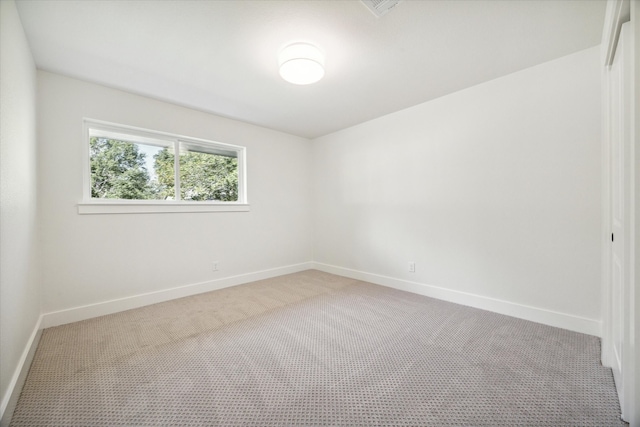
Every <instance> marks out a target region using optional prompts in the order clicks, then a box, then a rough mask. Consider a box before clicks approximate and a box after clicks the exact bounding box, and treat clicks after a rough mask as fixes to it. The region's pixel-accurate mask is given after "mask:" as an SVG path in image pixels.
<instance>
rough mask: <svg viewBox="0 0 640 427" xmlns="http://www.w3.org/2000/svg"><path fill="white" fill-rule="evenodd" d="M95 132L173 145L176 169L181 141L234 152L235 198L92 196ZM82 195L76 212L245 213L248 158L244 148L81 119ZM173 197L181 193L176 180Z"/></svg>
mask: <svg viewBox="0 0 640 427" xmlns="http://www.w3.org/2000/svg"><path fill="white" fill-rule="evenodd" d="M91 131H95V132H98V133H99V134H100V135H101V136H104V137H106V138H111V139H120V140H125V141H131V142H133V143H140V144H149V145H157V146H173V147H174V149H175V153H176V155H175V156H174V158H175V170H176V174H178V173H179V172H178V171H179V166H180V156H179V154H178V153H180V144H181V143H183V144H186V145H190V146H197V147H204V148H208V149H213V150H216V151H221V152H225V151H226V152H234V153H236V156H237V158H238V201H236V202H223V201H182V200H124V199H98V198H92V197H91V157H90V150H89V140H90V132H91ZM82 135H83V141H82V147H83V165H82V166H83V196H82V201H80V202H79V203H78V213H79V214H122V213H129V214H134V213H172V212H248V211H249V203H248V201H247V175H246V169H247V166H246V165H247V160H246V148H245V147H241V146H239V145H231V144H224V143H222V142H214V141H209V140H206V139H200V138H193V137H190V136H184V135H175V134H171V133H167V132H159V131H153V130H149V129H142V128H137V127H133V126H127V125H119V124H115V123H109V122H104V121H100V120H94V119H88V118H84V119H83V132H82ZM175 187H176V196H177V198H179V196H180V187H179V182H176V185H175Z"/></svg>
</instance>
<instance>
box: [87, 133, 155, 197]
mask: <svg viewBox="0 0 640 427" xmlns="http://www.w3.org/2000/svg"><path fill="white" fill-rule="evenodd" d="M90 156H91V197H96V198H101V199H153V198H155V197H153V191H152V188H151V185H150V182H149V173H148V172H147V168H146V167H145V164H144V160H145V155H144V154H143V153H140V152H139V151H138V147H137V145H136V144H133V143H131V142H125V141H118V140H114V139H107V138H98V137H92V138H91V139H90Z"/></svg>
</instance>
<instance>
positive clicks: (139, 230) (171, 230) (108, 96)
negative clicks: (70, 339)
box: [38, 71, 312, 313]
mask: <svg viewBox="0 0 640 427" xmlns="http://www.w3.org/2000/svg"><path fill="white" fill-rule="evenodd" d="M38 102H39V104H38V105H39V129H38V140H39V150H40V152H39V153H40V159H41V162H40V163H41V165H40V177H41V180H40V185H41V194H42V198H41V204H42V212H43V215H42V239H43V244H42V247H43V250H42V263H43V298H44V300H43V304H44V312H45V313H48V312H53V311H58V310H65V309H70V308H74V307H80V306H84V305H88V304H95V303H101V302H104V301H109V300H114V299H119V298H127V297H130V296H135V295H140V294H145V293H149V292H157V291H162V290H167V289H172V288H175V287H178V286H186V285H191V284H196V283H202V282H207V281H211V280H216V279H222V278H225V277H231V276H237V275H242V274H247V273H251V272H255V271H262V270H265V269H271V268H278V267H282V266H288V265H293V264H298V263H304V262H308V261H311V258H312V242H311V237H312V234H311V231H310V230H311V229H312V227H311V219H312V215H311V211H310V207H311V199H310V197H311V196H310V191H311V187H312V185H311V176H310V174H309V172H308V171H309V169H310V167H311V157H310V156H311V144H310V141H309V140H306V139H304V138H300V137H295V136H291V135H287V134H283V133H281V132H276V131H272V130H269V129H265V128H261V127H258V126H254V125H248V124H245V123H241V122H238V121H234V120H230V119H226V118H222V117H219V116H215V115H211V114H206V113H203V112H198V111H195V110H191V109H188V108H184V107H179V106H176V105H173V104H169V103H165V102H162V101H158V100H154V99H150V98H145V97H142V96H138V95H133V94H130V93H126V92H122V91H119V90H116V89H110V88H106V87H103V86H99V85H96V84H92V83H87V82H83V81H80V80H76V79H72V78H68V77H63V76H61V75H57V74H53V73H49V72H43V71H38ZM83 117H87V118H92V119H97V120H104V121H108V122H113V123H119V124H124V125H130V126H136V127H140V128H145V129H152V130H156V131H162V132H170V133H174V134H179V135H186V136H191V137H196V138H203V139H207V140H213V141H219V142H224V143H229V144H235V145H241V146H245V147H247V166H248V197H249V203H250V205H251V210H250V212H214V213H170V214H169V213H163V214H112V215H79V214H78V211H77V203H78V202H80V201H81V200H82V179H83V176H82V167H83V160H84V159H83V155H82V154H83V150H82V148H83V147H82V145H83V144H85V143H86V141H84V140H83V137H82V119H83ZM214 261H217V262H218V266H219V271H217V272H214V271H212V263H213V262H214Z"/></svg>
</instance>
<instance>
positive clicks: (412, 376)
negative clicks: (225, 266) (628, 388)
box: [11, 270, 626, 427]
mask: <svg viewBox="0 0 640 427" xmlns="http://www.w3.org/2000/svg"><path fill="white" fill-rule="evenodd" d="M599 354H600V341H599V339H598V338H596V337H593V336H589V335H584V334H579V333H575V332H570V331H566V330H563V329H558V328H552V327H549V326H544V325H541V324H537V323H532V322H527V321H524V320H519V319H516V318H512V317H508V316H503V315H499V314H495V313H491V312H487V311H483V310H478V309H473V308H469V307H464V306H461V305H457V304H452V303H447V302H443V301H439V300H436V299H432V298H427V297H423V296H419V295H415V294H411V293H406V292H402V291H398V290H395V289H390V288H386V287H382V286H377V285H373V284H370V283H365V282H361V281H357V280H353V279H347V278H344V277H340V276H335V275H331V274H327V273H323V272H319V271H315V270H309V271H305V272H301V273H296V274H291V275H287V276H282V277H278V278H274V279H268V280H262V281H259V282H254V283H250V284H246V285H240V286H236V287H233V288H227V289H223V290H219V291H214V292H209V293H206V294H201V295H196V296H192V297H187V298H181V299H178V300H174V301H169V302H165V303H161V304H155V305H152V306H148V307H143V308H139V309H135V310H129V311H126V312H122V313H117V314H113V315H109V316H103V317H99V318H95V319H90V320H86V321H82V322H77V323H73V324H69V325H64V326H59V327H54V328H49V329H46V330H44V331H43V334H42V338H41V340H40V344H39V346H38V349H37V351H36V355H35V357H34V360H33V363H32V365H31V368H30V371H29V374H28V377H27V380H26V382H25V385H24V388H23V390H22V393H21V395H20V399H19V401H18V404H17V407H16V410H15V412H14V415H13V419H12V422H11V425H12V426H318V425H323V426H325V425H326V426H598V427H602V426H618V425H626V424H625V423H623V422H622V421H621V420H620V407H619V404H618V400H617V396H616V392H615V387H614V383H613V377H612V374H611V370H610V369H607V368H604V367H602V366H601V365H600V363H599Z"/></svg>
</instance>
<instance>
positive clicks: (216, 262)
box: [211, 261, 218, 271]
mask: <svg viewBox="0 0 640 427" xmlns="http://www.w3.org/2000/svg"><path fill="white" fill-rule="evenodd" d="M211 270H212V271H218V261H213V264H212V267H211Z"/></svg>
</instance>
